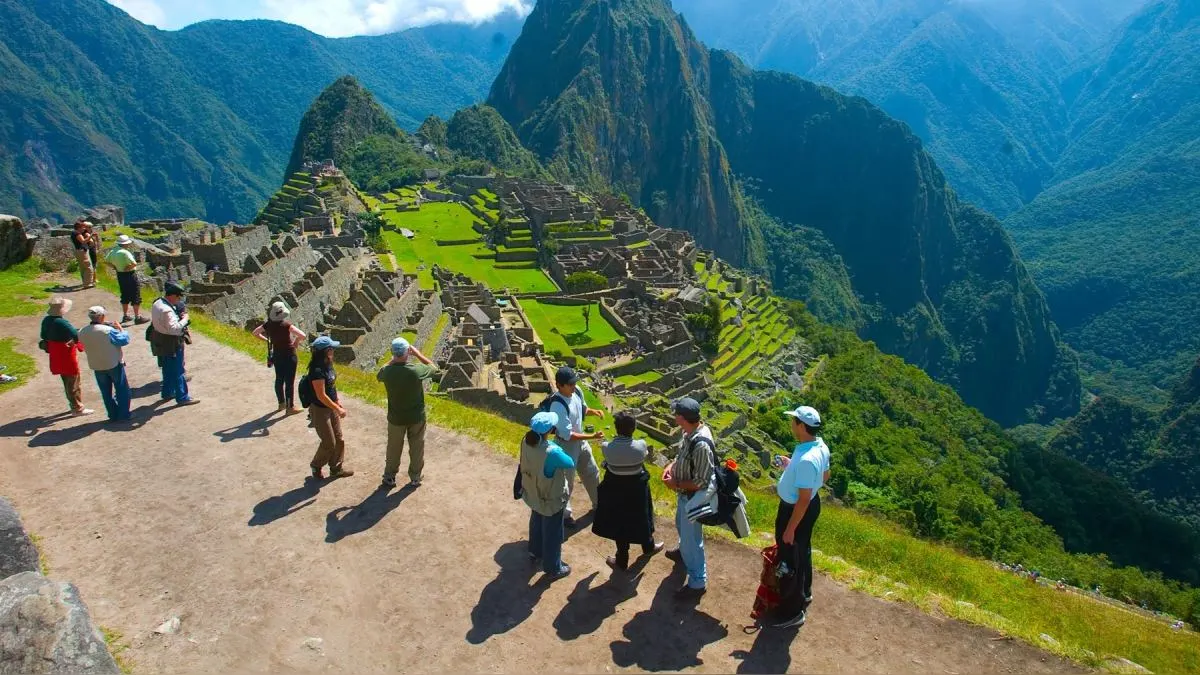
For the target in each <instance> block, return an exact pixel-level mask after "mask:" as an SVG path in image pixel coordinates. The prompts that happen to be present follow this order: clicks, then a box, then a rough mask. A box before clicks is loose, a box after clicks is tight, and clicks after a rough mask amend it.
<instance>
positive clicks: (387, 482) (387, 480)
mask: <svg viewBox="0 0 1200 675" xmlns="http://www.w3.org/2000/svg"><path fill="white" fill-rule="evenodd" d="M380 484H381V485H383V487H385V488H388V489H391V488H394V487H396V477H395V476H384V477H383V480H382V481H380Z"/></svg>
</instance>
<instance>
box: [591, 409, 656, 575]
mask: <svg viewBox="0 0 1200 675" xmlns="http://www.w3.org/2000/svg"><path fill="white" fill-rule="evenodd" d="M613 422H614V423H616V426H617V435H616V437H615V438H613V439H612V440H611V441H608V442H607V443H604V444H602V445H601V446H600V449H601V452H602V454H603V455H604V480H603V481H601V483H600V489H599V490H598V491H597V492H598V494H599V497H600V499H599V501H597V502H596V519H595V521H594V522H593V523H592V534H594V535H596V536H597V537H604V538H605V539H612V540H613V541H615V542H617V554H616V555H615V556H609V557H608V559H607V560H605V561H604V562H605V563H606V564H607V565H608V566H609V567H611V568H613V569H614V570H626V569H628V568H629V546H630V545H631V544H640V545H641V547H642V554H643V555H647V556H649V555H654V554H655V553H658V552H659V551H661V550H662V549H663V544H662V542H656V541H654V500H653V498H652V497H651V496H650V472H648V471H646V465H645V462H646V457H647V456H648V455H649V453H650V449H649V448H647V447H646V441H643V440H636V441H635V440H634V439H633V432H634V431H635V430H636V429H637V420H635V419H634V418H633V415H630V414H629V413H627V412H619V413H617V414H616V415H614V416H613Z"/></svg>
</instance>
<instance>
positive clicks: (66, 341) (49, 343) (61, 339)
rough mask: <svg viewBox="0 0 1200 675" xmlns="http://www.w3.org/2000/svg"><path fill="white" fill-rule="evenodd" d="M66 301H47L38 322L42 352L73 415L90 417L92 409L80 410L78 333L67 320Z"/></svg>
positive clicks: (66, 299)
mask: <svg viewBox="0 0 1200 675" xmlns="http://www.w3.org/2000/svg"><path fill="white" fill-rule="evenodd" d="M71 305H72V302H71V299H70V298H59V297H56V298H51V299H50V307H49V309H47V310H46V316H45V318H43V319H42V331H41V343H42V349H44V350H45V351H46V353H47V354H49V355H50V373H51V374H52V375H58V376H59V377H61V378H62V383H63V391H64V392H65V393H66V395H67V403H68V404H69V405H70V406H71V414H73V415H91V414H92V413H93V412H95V411H94V410H92V409H91V408H85V407H83V388H82V386H81V382H80V377H79V352H81V351H83V345H82V344H80V343H79V332H78V331H76V330H75V327H74V326H72V325H71V322H70V321H67V319H66V314H67V312H69V311H71Z"/></svg>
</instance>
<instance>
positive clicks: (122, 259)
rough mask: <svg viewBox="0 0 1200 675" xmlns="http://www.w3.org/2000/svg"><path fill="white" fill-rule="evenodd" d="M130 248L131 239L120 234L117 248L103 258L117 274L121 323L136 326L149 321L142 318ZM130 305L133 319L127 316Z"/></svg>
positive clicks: (138, 288) (140, 294) (135, 265)
mask: <svg viewBox="0 0 1200 675" xmlns="http://www.w3.org/2000/svg"><path fill="white" fill-rule="evenodd" d="M132 247H133V239H132V238H131V237H130V236H129V235H127V234H122V235H121V236H119V237H117V247H116V248H114V249H113V250H111V251H109V252H108V255H106V256H104V261H105V262H107V263H108V264H109V265H112V268H113V270H115V271H116V273H117V286H118V287H120V289H121V308H122V309H123V310H125V311H124V314H123V316H122V317H121V323H122V324H125V325H128V324H129V322H130V321H133V322H134V323H136V324H143V323H146V322H148V321H149V319H146V318H143V317H142V289H141V285H140V284H138V278H137V266H138V262H137V258H135V257H134V255H133V252H132V251H130V248H132ZM130 305H133V317H130V316H129V306H130Z"/></svg>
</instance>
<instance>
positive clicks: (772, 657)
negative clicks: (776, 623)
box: [730, 628, 800, 673]
mask: <svg viewBox="0 0 1200 675" xmlns="http://www.w3.org/2000/svg"><path fill="white" fill-rule="evenodd" d="M799 632H800V629H799V628H784V629H779V630H772V629H770V628H762V629H760V630H759V631H758V634H757V635H755V636H754V644H753V645H751V646H750V651H745V650H738V651H735V652H733V653H732V654H730V656H732V657H733V658H735V659H738V660H740V661H741V663H739V664H738V668H737V672H739V673H786V672H787V671H788V667H790V666H791V665H792V652H791V649H792V641H793V640H795V639H796V635H797V633H799Z"/></svg>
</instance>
